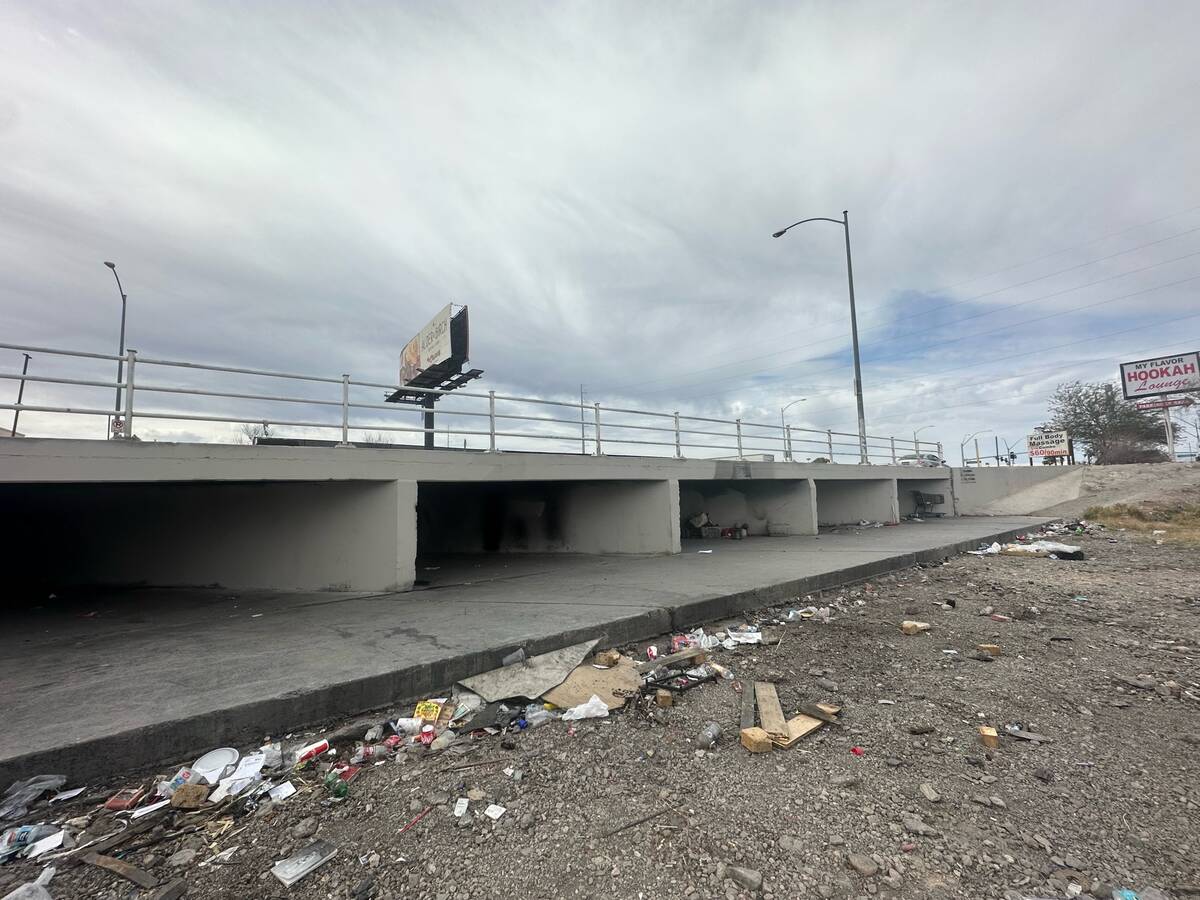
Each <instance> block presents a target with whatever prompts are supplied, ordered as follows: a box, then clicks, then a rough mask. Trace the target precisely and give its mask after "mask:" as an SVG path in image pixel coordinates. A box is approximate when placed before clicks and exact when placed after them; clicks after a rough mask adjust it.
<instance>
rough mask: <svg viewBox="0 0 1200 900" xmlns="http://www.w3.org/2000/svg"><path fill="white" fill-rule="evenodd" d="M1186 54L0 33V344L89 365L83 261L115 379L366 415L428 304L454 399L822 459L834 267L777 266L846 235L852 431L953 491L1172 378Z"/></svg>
mask: <svg viewBox="0 0 1200 900" xmlns="http://www.w3.org/2000/svg"><path fill="white" fill-rule="evenodd" d="M1198 38H1200V5H1198V4H1196V3H1190V2H1182V0H1181V2H1175V3H1166V2H1160V3H1147V4H1132V3H1124V2H1120V3H1118V2H1111V3H1105V2H1094V0H1089V2H1082V3H1067V2H1059V3H1051V4H1046V3H1028V4H1022V3H1004V4H984V3H977V4H968V3H945V4H921V3H910V4H891V3H876V4H867V3H843V4H828V3H824V4H811V5H809V4H802V3H766V2H763V3H742V4H737V3H724V4H709V3H650V4H647V3H618V2H604V3H599V2H596V3H591V4H586V3H570V4H551V3H539V4H530V3H503V4H501V3H483V2H473V3H465V4H454V3H444V2H438V3H425V4H415V3H411V4H404V5H398V4H390V5H384V4H377V3H357V4H334V3H324V2H323V3H312V4H303V3H297V2H286V3H285V2H278V3H266V2H260V3H252V4H240V5H236V6H235V5H232V4H225V3H215V2H214V3H206V4H193V3H186V2H181V0H175V2H172V3H161V2H153V3H135V2H124V0H123V2H120V3H111V2H108V3H99V2H97V3H63V2H45V0H38V2H8V3H5V4H3V5H2V6H0V160H2V161H3V162H2V164H0V272H2V273H3V274H2V275H0V322H2V323H3V328H2V329H0V331H2V332H3V334H4V337H3V338H0V340H3V341H4V342H6V343H24V344H31V345H42V346H47V345H49V346H62V347H68V348H78V349H83V350H94V351H101V352H111V351H112V350H113V349H115V347H116V345H117V331H118V324H119V309H120V303H119V298H118V295H117V290H116V286H115V284H114V283H113V281H112V276H111V273H110V272H109V271H108V270H107V269H105V268H104V267H103V265H102V260H106V259H109V260H115V261H116V262H117V263H118V265H119V271H120V273H121V276H122V279H123V280H124V283H125V289H126V291H127V293H128V295H129V325H128V344H129V345H130V346H131V347H135V348H137V349H138V351H139V352H140V353H142V354H143V355H147V356H157V357H166V358H174V359H186V360H197V361H206V362H213V363H220V364H225V365H233V366H249V367H255V368H266V369H278V370H285V371H299V372H306V373H307V372H312V373H318V374H323V375H330V376H335V377H337V376H340V375H341V373H343V372H349V373H352V374H353V375H354V376H356V377H361V378H364V379H370V380H377V381H381V382H389V381H394V380H395V379H396V377H397V374H396V370H397V368H398V356H399V353H400V350H401V347H402V346H403V344H404V343H405V341H406V340H407V339H408V338H409V337H411V336H412V335H413V334H414V333H415V332H416V331H417V329H419V328H420V326H421V325H422V324H423V323H424V322H425V321H426V320H427V319H429V318H430V317H431V316H432V315H433V314H434V313H435V312H436V311H437V310H438V309H439V308H440V307H441V306H443V305H444V304H446V303H448V302H454V303H459V304H467V305H469V307H470V314H471V324H472V360H471V361H472V364H473V365H475V366H478V367H480V368H482V369H484V370H486V373H487V375H486V378H485V380H484V381H483V382H481V383H480V384H479V385H478V387H481V388H483V389H489V388H490V389H495V390H497V391H501V392H511V393H519V394H522V395H537V396H544V397H569V396H571V395H572V394H573V395H575V396H577V395H578V390H579V385H580V384H581V383H583V384H586V386H587V387H586V391H587V396H588V400H589V402H591V401H593V400H598V401H601V402H603V403H606V404H607V403H611V404H615V405H622V406H636V407H638V408H647V409H653V410H665V411H668V412H669V411H673V410H677V409H678V410H683V411H684V412H691V413H695V414H698V415H708V416H714V417H733V416H737V415H740V416H743V417H745V418H746V419H749V420H755V421H765V422H777V421H778V419H779V408H780V406H781V405H782V404H784V403H786V402H789V401H791V400H793V399H796V398H799V397H807V398H808V399H807V400H806V401H805V402H804V403H799V404H797V405H796V406H793V407H792V409H791V410H790V411H789V421H791V422H792V423H794V424H795V425H797V426H801V425H807V426H811V427H817V428H827V427H831V428H834V429H841V430H847V431H850V430H853V429H854V427H855V418H854V403H853V395H852V392H851V389H850V386H851V369H850V365H849V363H850V353H849V346H850V342H849V315H848V306H847V300H846V279H845V256H844V248H843V242H842V241H843V238H842V232H841V229H840V228H839V227H838V226H836V225H833V224H830V223H822V222H817V223H812V224H808V225H804V226H802V227H801V228H798V229H796V230H795V231H793V232H791V233H789V234H788V235H786V236H785V237H784V238H781V239H779V240H773V239H772V238H771V233H772V232H773V231H775V230H776V229H778V228H781V227H783V226H784V225H787V224H789V223H791V222H793V221H795V220H797V219H800V218H804V217H808V216H830V217H837V216H840V214H841V211H842V210H843V209H848V210H849V211H850V221H851V238H852V242H853V251H854V267H855V269H854V270H855V276H856V288H857V296H858V302H859V324H860V329H861V335H862V356H863V379H864V383H865V388H866V412H867V422H868V430H869V431H870V432H872V433H877V434H885V435H886V434H893V433H895V434H902V435H903V434H909V435H911V432H912V430H913V428H915V427H918V426H925V425H930V426H933V427H931V428H929V429H927V430H926V431H925V432H923V434H922V437H923V438H927V439H934V440H942V441H944V442H945V443H946V445H947V447H948V448H949V447H953V448H954V449H953V452H952V453H951V454H950V455H952V456H953V457H954V459H955V460H956V461H957V455H958V451H957V445H958V443H959V440H960V438H961V437H962V436H963V435H964V434H967V433H969V432H972V431H977V430H980V429H987V430H990V431H994V432H996V433H997V434H999V435H1000V436H1001V437H1003V438H1004V439H1006V440H1007V441H1008V442H1010V443H1012V444H1019V443H1020V441H1021V438H1022V437H1023V435H1024V434H1026V433H1027V432H1028V430H1029V429H1030V428H1031V427H1032V426H1034V425H1037V424H1039V423H1040V422H1042V421H1043V420H1044V418H1045V407H1046V404H1045V401H1046V397H1047V396H1048V395H1049V393H1050V392H1051V391H1052V390H1053V389H1054V387H1055V385H1056V384H1058V383H1059V382H1060V381H1064V380H1072V379H1076V378H1080V379H1084V380H1099V379H1108V378H1113V377H1115V374H1116V364H1117V363H1118V362H1119V361H1120V360H1122V359H1135V358H1139V357H1145V356H1151V355H1156V354H1158V353H1160V352H1162V353H1166V352H1172V351H1179V350H1193V349H1196V348H1197V347H1198V346H1200V303H1197V299H1196V298H1197V296H1200V165H1197V160H1198V159H1200V120H1197V117H1196V98H1197V96H1200V66H1198V65H1197V63H1196V46H1197V39H1198ZM20 364H21V357H20V354H19V353H16V352H14V351H7V350H0V370H2V371H5V372H14V371H18V370H19V368H20ZM33 366H34V368H35V369H36V370H38V371H41V372H43V373H50V372H52V371H55V372H59V373H63V372H66V371H68V369H67V368H66V367H64V364H63V363H62V362H59V361H56V360H55V359H54V358H52V357H49V356H45V355H38V356H36V358H35V360H34V363H33ZM147 377H150V376H149V375H147ZM172 377H173V376H172ZM5 385H7V386H5ZM285 387H286V386H285ZM283 389H284V388H283V387H280V386H278V385H277V386H275V388H274V390H275V391H277V392H279V391H282V390H283ZM0 391H4V392H5V401H6V402H11V397H10V395H13V394H15V385H14V384H13V383H12V382H4V383H2V384H0ZM65 396H66V394H64V389H63V388H60V387H51V386H31V387H30V388H29V391H28V393H27V400H28V401H29V402H45V403H50V402H51V401H52V400H56V401H62V400H63V398H64V397H65ZM375 396H378V395H377V394H376V395H375ZM63 402H65V401H63ZM158 402H160V403H166V404H168V405H169V401H164V400H159V401H158ZM164 408H166V407H164ZM176 408H182V407H178V406H177V407H176ZM187 408H189V409H195V408H196V407H194V406H189V407H187ZM208 408H211V407H208ZM4 415H7V413H5V414H4ZM26 416H27V418H23V419H22V423H21V424H22V426H23V427H22V429H21V430H23V431H29V432H31V433H35V434H37V433H40V434H60V433H65V432H66V431H69V430H70V429H71V427H75V428H78V427H79V426H78V425H75V426H70V425H67V424H64V423H63V422H62V421H61V420H59V421H55V420H54V419H52V418H50V417H47V416H44V415H41V416H39V415H37V414H32V413H28V414H26ZM89 427H90V426H89ZM139 431H141V433H143V434H144V436H146V437H159V438H171V437H174V438H184V439H187V438H211V437H212V436H213V434H214V432H213V431H211V430H206V428H205V427H202V426H199V425H196V424H195V423H166V422H159V423H148V422H147V423H146V428H145V430H144V431H142V430H141V429H139ZM986 440H988V441H990V440H991V436H990V435H988V436H987V438H986ZM630 452H632V450H631V451H630Z"/></svg>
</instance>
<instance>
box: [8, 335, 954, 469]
mask: <svg viewBox="0 0 1200 900" xmlns="http://www.w3.org/2000/svg"><path fill="white" fill-rule="evenodd" d="M0 349H6V350H15V351H18V352H22V353H31V354H38V355H39V356H45V355H49V356H56V357H63V358H69V359H74V360H83V361H92V360H99V361H107V362H113V363H117V362H121V363H123V364H124V373H123V377H122V378H121V380H119V381H108V380H96V379H86V378H69V377H60V376H48V375H42V374H21V373H7V372H0V380H11V381H16V380H21V379H23V380H24V381H25V382H28V383H35V384H38V383H40V384H47V385H57V386H63V387H66V388H76V389H90V388H104V389H107V390H108V391H114V390H115V391H117V396H118V398H119V400H118V403H116V404H114V408H102V407H97V406H91V405H82V406H75V405H72V406H64V405H49V404H36V403H19V404H18V403H2V404H0V409H6V410H13V411H14V412H19V413H25V412H29V413H47V414H54V415H81V416H104V417H109V418H112V419H114V420H115V421H116V427H115V428H114V429H113V436H114V437H121V438H132V437H133V436H134V422H135V421H140V420H143V419H149V420H171V421H177V422H210V423H226V424H234V425H238V424H241V425H257V424H259V423H263V424H267V423H269V424H270V425H271V426H272V427H276V426H284V427H289V428H302V429H313V430H316V431H318V432H319V433H328V432H330V431H332V432H334V433H335V434H337V435H338V437H339V438H340V440H339V441H338V444H337V446H342V447H353V446H355V444H354V443H353V442H352V441H351V431H354V430H356V431H367V432H376V433H397V434H405V433H407V434H421V435H426V434H435V435H444V436H446V437H447V438H449V437H462V438H465V439H467V441H466V443H469V442H470V439H472V438H478V439H479V443H481V444H482V443H484V439H486V447H479V448H476V449H486V450H488V451H490V452H497V451H500V450H501V449H502V448H501V446H500V445H501V443H506V444H509V445H510V446H507V447H505V448H503V449H506V450H516V449H526V448H525V447H517V446H515V444H516V443H521V444H525V443H526V442H530V444H531V446H539V445H537V444H536V442H539V441H554V442H558V443H559V444H560V445H561V444H570V445H572V449H570V450H566V451H563V450H557V451H555V452H574V453H583V454H594V455H597V456H600V455H606V454H609V455H611V454H612V453H613V448H614V447H615V448H622V447H638V448H664V449H665V450H666V451H667V453H666V454H659V455H673V456H675V457H678V458H687V457H692V458H696V457H697V456H699V457H700V458H726V459H729V458H733V459H746V458H747V457H748V456H753V455H757V454H770V455H772V456H782V458H783V459H784V460H785V461H789V460H795V461H805V460H800V459H799V457H802V456H807V457H810V459H809V460H807V461H811V460H812V458H817V459H825V460H827V461H828V462H831V463H835V462H851V463H862V462H867V463H880V464H888V463H895V462H897V461H898V460H899V459H900V458H901V457H903V456H905V455H910V454H918V455H920V454H926V455H931V454H936V455H937V457H938V458H939V459H941V458H943V457H942V445H941V443H935V442H932V441H919V440H914V439H908V438H898V437H894V436H890V435H889V436H881V435H867V436H866V447H867V458H866V459H865V460H863V459H861V456H860V447H859V438H858V435H857V434H854V433H851V432H844V431H833V430H831V429H826V430H823V431H822V430H819V429H813V428H797V427H793V426H791V425H786V424H784V425H774V424H765V423H760V422H747V421H745V420H743V419H714V418H708V417H704V416H689V415H684V414H683V413H680V412H678V411H676V412H656V411H652V410H640V409H627V408H623V407H617V406H602V405H601V404H600V403H592V404H585V403H575V402H569V401H560V400H546V399H542V398H536V397H515V396H510V395H507V394H497V393H496V392H495V391H488V392H487V393H481V392H470V391H463V390H457V391H440V390H434V389H428V388H410V387H406V388H405V391H406V392H414V393H420V394H425V395H440V396H442V397H444V398H445V400H446V401H447V402H448V401H451V400H452V401H454V403H455V405H456V408H453V409H451V408H446V407H443V406H442V405H440V404H439V406H438V408H437V415H438V416H439V417H440V418H441V419H442V421H447V422H450V423H452V425H463V424H467V425H469V424H471V423H474V422H478V423H479V425H478V427H475V428H471V427H451V426H449V425H448V426H445V427H441V428H438V427H435V428H426V427H425V426H424V424H423V420H422V424H419V425H417V424H395V419H394V418H391V417H394V416H404V415H409V416H423V415H424V413H425V412H426V410H425V409H424V408H423V407H419V406H412V405H401V404H396V403H372V402H364V399H365V398H362V397H361V396H360V397H358V398H355V397H354V396H353V395H354V394H355V393H356V392H357V393H358V394H360V395H361V394H362V393H363V392H364V391H368V390H379V389H382V390H383V391H386V392H387V393H388V394H390V393H392V392H394V391H396V390H397V389H398V386H397V385H394V384H382V383H379V382H372V381H358V380H355V379H353V378H351V377H350V376H349V375H342V376H341V377H322V376H317V375H302V374H296V373H291V372H273V371H267V370H262V369H248V368H239V367H234V366H219V365H208V364H204V363H195V362H186V361H182V360H172V359H155V358H152V357H143V356H139V355H138V353H137V351H135V350H130V351H128V352H127V353H126V354H125V356H124V357H119V356H112V355H109V354H104V353H90V352H85V351H76V350H63V349H59V348H52V347H29V346H23V345H18V344H0ZM148 368H154V369H157V370H159V371H164V370H165V371H169V370H185V371H189V372H201V373H205V374H206V375H217V374H220V375H237V376H245V377H247V378H268V379H278V380H284V381H298V382H303V383H306V384H310V385H320V386H326V385H334V386H336V387H337V388H338V389H339V390H338V392H337V396H336V399H332V398H322V397H296V396H283V395H277V394H264V393H257V392H251V391H249V390H236V391H231V390H213V389H208V388H196V387H186V386H181V385H174V384H165V383H151V382H148V381H146V372H147V369H148ZM166 397H171V398H175V399H176V400H177V401H178V400H179V398H202V399H206V400H213V399H218V400H225V401H233V402H239V403H246V402H253V403H256V404H272V405H274V404H281V405H282V404H296V405H302V406H307V407H311V408H312V409H314V410H319V409H324V410H328V411H329V412H332V413H335V416H334V417H333V419H334V420H333V421H311V420H306V419H303V418H291V417H288V416H286V415H275V414H274V413H275V411H277V410H278V408H276V409H273V410H271V411H270V413H271V414H269V415H268V414H266V413H264V412H262V411H259V412H255V413H254V414H252V415H251V414H243V415H221V414H216V413H213V412H208V411H186V410H180V409H168V408H162V405H161V404H158V403H155V402H154V400H153V399H152V398H166ZM135 401H136V402H135ZM118 405H119V406H120V409H119V410H118V409H117V408H116V406H118ZM177 405H179V404H178V403H177ZM227 405H228V404H227ZM545 408H548V409H549V410H551V414H550V415H536V414H534V413H536V412H537V411H538V409H545ZM564 410H565V411H569V412H567V413H565V414H564V413H563V412H562V411H564ZM385 412H386V413H388V414H389V418H388V419H387V420H384V419H383V417H382V416H380V415H378V414H379V413H385ZM563 415H567V416H569V418H566V417H562V416H563ZM480 420H486V421H480ZM565 429H570V432H568V431H566V430H565ZM509 439H511V440H509ZM706 439H712V440H706ZM541 446H544V445H541ZM575 448H578V449H575ZM711 451H720V452H719V453H717V454H716V455H715V456H714V455H713V454H712V452H711ZM627 455H641V456H644V455H647V453H646V452H641V453H629V454H627ZM651 455H654V454H651ZM839 457H841V458H840V459H839ZM847 457H849V459H847Z"/></svg>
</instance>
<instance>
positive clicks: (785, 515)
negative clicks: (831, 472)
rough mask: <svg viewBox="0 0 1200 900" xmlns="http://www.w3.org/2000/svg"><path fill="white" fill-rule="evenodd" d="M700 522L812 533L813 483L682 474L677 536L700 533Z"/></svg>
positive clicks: (769, 532)
mask: <svg viewBox="0 0 1200 900" xmlns="http://www.w3.org/2000/svg"><path fill="white" fill-rule="evenodd" d="M704 521H707V522H708V523H710V524H709V526H708V527H710V528H719V529H726V528H736V527H737V526H742V527H744V528H745V530H746V531H747V532H748V533H749V535H750V536H754V537H761V536H775V537H787V536H791V535H802V534H816V514H815V511H814V509H813V492H812V485H811V483H810V482H809V480H808V479H806V478H800V479H763V480H758V481H755V480H747V479H727V480H721V479H717V480H712V479H705V480H699V479H697V480H682V479H681V480H680V482H679V532H680V535H681V537H683V538H699V537H701V534H700V533H699V532H698V529H699V528H700V527H702V525H701V523H702V522H704ZM709 534H711V532H710V533H709Z"/></svg>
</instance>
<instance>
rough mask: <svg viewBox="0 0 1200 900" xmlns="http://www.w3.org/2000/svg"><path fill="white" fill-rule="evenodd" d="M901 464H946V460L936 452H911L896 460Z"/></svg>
mask: <svg viewBox="0 0 1200 900" xmlns="http://www.w3.org/2000/svg"><path fill="white" fill-rule="evenodd" d="M896 464H897V465H901V466H944V465H945V464H946V461H945V460H944V459H942V458H941V457H940V456H938V455H937V454H936V453H909V454H908V455H907V456H901V457H899V458H897V460H896Z"/></svg>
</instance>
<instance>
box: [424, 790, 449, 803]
mask: <svg viewBox="0 0 1200 900" xmlns="http://www.w3.org/2000/svg"><path fill="white" fill-rule="evenodd" d="M449 802H450V795H449V794H448V793H446V792H445V791H434V792H433V793H432V794H430V795H429V796H428V797H426V798H425V803H426V804H427V805H428V806H445V805H446V804H447V803H449Z"/></svg>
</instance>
